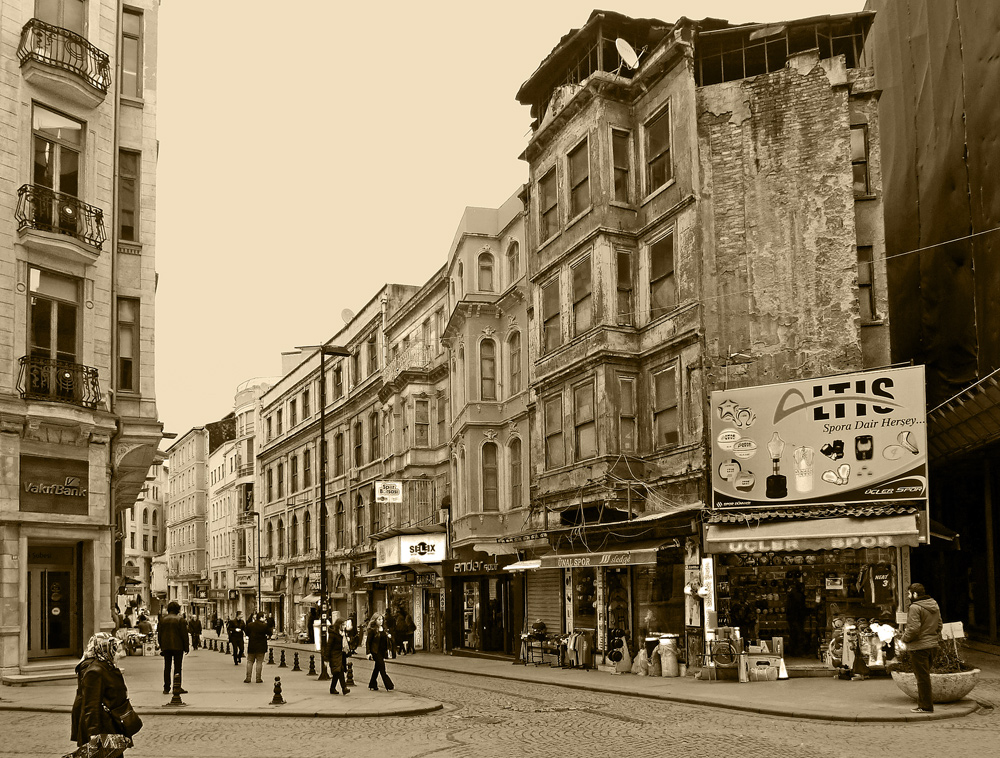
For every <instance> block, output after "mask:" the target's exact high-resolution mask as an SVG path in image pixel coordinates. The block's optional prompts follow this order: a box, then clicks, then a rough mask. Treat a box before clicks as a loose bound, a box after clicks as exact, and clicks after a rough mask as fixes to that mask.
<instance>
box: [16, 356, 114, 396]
mask: <svg viewBox="0 0 1000 758" xmlns="http://www.w3.org/2000/svg"><path fill="white" fill-rule="evenodd" d="M97 379H98V375H97V369H96V368H91V367H90V366H84V365H82V364H79V363H69V362H68V361H57V360H54V359H52V358H41V357H36V356H32V355H25V356H24V357H22V358H21V371H20V373H19V374H18V377H17V389H18V392H20V393H21V397H22V398H24V399H25V400H47V401H51V402H55V403H70V404H72V405H80V406H83V407H85V408H96V407H97V405H98V403H100V402H101V386H100V384H99V382H98V380H97Z"/></svg>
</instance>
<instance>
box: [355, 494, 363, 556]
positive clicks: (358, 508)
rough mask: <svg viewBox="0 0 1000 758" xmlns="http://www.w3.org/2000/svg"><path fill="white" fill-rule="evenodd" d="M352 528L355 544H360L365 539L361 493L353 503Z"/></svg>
mask: <svg viewBox="0 0 1000 758" xmlns="http://www.w3.org/2000/svg"><path fill="white" fill-rule="evenodd" d="M354 530H355V535H356V538H355V542H354V544H355V545H361V544H363V543H364V541H365V501H364V498H362V497H361V495H358V499H357V501H356V502H355V505H354Z"/></svg>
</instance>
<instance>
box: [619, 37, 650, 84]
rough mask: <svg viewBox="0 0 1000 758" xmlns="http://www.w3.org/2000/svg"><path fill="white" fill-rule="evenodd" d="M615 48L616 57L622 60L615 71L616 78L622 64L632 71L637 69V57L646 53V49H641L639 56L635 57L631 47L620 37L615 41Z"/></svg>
mask: <svg viewBox="0 0 1000 758" xmlns="http://www.w3.org/2000/svg"><path fill="white" fill-rule="evenodd" d="M615 48H616V49H617V50H618V55H619V56H620V57H621V59H622V62H621V63H619V64H618V68H617V69H616V70H615V76H618V72H619V71H621V69H622V64H624V65H625V66H627V67H628V68H629V69H631V70H632V71H635V70H636V69H637V68H639V55H642V53H644V52H646V48H642V52H640V53H639V55H636V52H635V50H634V49H633V48H632V46H631V45H630V44H629V43H628V42H626V41H625V40H623V39H622V38H621V37H619V38H618V39H616V40H615Z"/></svg>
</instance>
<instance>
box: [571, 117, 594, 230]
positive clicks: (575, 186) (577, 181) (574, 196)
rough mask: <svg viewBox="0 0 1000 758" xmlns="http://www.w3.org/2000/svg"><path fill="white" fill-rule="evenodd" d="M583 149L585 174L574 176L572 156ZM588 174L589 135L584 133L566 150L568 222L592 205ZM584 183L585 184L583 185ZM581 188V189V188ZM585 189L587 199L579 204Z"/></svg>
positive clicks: (583, 213) (581, 214)
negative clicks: (585, 164) (585, 159)
mask: <svg viewBox="0 0 1000 758" xmlns="http://www.w3.org/2000/svg"><path fill="white" fill-rule="evenodd" d="M580 151H584V152H585V154H586V158H587V161H586V163H587V171H586V174H584V175H581V176H576V174H575V173H574V169H573V161H574V158H575V157H576V156H577V155H578V154H579V153H580ZM590 175H591V165H590V135H589V134H587V135H584V137H583V139H581V140H580V141H579V142H577V143H576V144H575V145H574V146H573V147H571V148H570V149H569V150H568V151H567V152H566V183H567V185H568V194H569V219H570V223H572V222H573V221H575V220H576V219H577V218H579V217H580V216H583V215H585V214H586V213H587V211H589V210H590V209H591V208H592V207H593V202H594V199H593V193H592V192H591V188H590ZM584 185H586V186H585V187H584ZM581 188H583V189H581ZM583 191H585V192H586V194H587V201H586V204H584V205H579V195H578V193H581V192H583Z"/></svg>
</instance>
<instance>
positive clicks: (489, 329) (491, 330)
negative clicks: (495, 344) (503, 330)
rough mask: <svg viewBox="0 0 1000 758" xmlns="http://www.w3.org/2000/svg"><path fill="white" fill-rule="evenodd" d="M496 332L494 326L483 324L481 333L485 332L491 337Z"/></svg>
mask: <svg viewBox="0 0 1000 758" xmlns="http://www.w3.org/2000/svg"><path fill="white" fill-rule="evenodd" d="M496 333H497V330H496V329H495V328H494V327H492V326H484V327H483V334H485V335H486V336H487V337H492V336H493V335H495V334H496Z"/></svg>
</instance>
